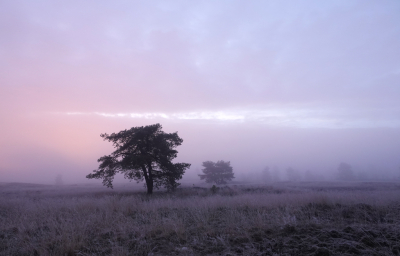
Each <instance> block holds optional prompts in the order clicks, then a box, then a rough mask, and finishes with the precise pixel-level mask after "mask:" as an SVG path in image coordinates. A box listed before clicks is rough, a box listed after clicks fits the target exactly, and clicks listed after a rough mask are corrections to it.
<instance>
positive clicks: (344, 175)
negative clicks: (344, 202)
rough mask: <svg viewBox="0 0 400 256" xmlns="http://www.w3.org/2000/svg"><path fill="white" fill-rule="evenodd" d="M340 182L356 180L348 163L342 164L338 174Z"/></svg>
mask: <svg viewBox="0 0 400 256" xmlns="http://www.w3.org/2000/svg"><path fill="white" fill-rule="evenodd" d="M337 178H338V179H339V180H354V173H353V169H352V167H351V165H349V164H348V163H340V164H339V167H338V172H337Z"/></svg>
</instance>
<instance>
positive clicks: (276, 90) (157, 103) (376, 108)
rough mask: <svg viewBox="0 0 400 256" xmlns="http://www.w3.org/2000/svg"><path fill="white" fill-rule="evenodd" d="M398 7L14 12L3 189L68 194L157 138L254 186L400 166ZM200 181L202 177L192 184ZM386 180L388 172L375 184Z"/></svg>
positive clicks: (88, 5)
mask: <svg viewBox="0 0 400 256" xmlns="http://www.w3.org/2000/svg"><path fill="white" fill-rule="evenodd" d="M399 13H400V1H398V0H383V1H366V0H352V1H347V0H335V1H320V0H302V1H297V0H288V1H280V0H265V1H263V0H259V1H258V0H255V1H211V0H204V1H195V0H194V1H169V0H154V1H120V0H115V1H77V0H70V1H61V2H60V1H50V0H38V1H30V0H18V1H0V35H1V37H0V95H1V96H3V97H2V100H1V101H0V120H1V125H0V130H1V135H2V136H0V182H1V181H2V180H7V181H12V180H19V181H23V180H24V181H27V182H31V181H37V182H39V181H45V180H46V182H52V181H53V180H54V178H55V176H56V175H57V174H58V173H62V174H63V175H64V176H65V179H66V181H67V182H68V175H69V176H70V178H69V179H70V180H71V181H73V180H79V181H85V179H84V176H85V175H86V174H87V173H88V172H90V171H91V170H93V169H94V168H96V167H97V162H96V159H97V158H98V157H99V156H101V155H104V154H107V153H109V152H110V150H111V149H112V146H111V145H108V144H107V143H105V142H104V141H103V140H102V139H101V138H100V137H99V135H100V134H101V133H104V132H107V133H112V132H118V131H120V130H123V129H129V128H131V127H134V126H142V125H149V124H153V123H156V122H159V123H161V124H162V125H163V127H164V129H165V131H167V132H175V131H178V132H179V134H180V135H181V136H182V138H183V139H184V143H183V145H182V147H181V149H179V157H180V158H181V159H180V160H182V161H184V162H190V163H192V164H193V165H192V167H193V168H192V170H191V171H190V172H188V175H191V174H192V175H193V176H194V177H196V178H197V176H196V168H199V166H200V165H201V162H202V161H205V160H226V161H228V160H229V161H232V165H233V166H234V168H236V170H237V171H238V172H239V171H240V172H241V173H242V174H245V173H248V172H251V171H252V170H254V171H256V170H261V169H263V168H264V167H265V166H266V165H270V166H272V165H277V166H279V167H280V168H282V170H283V169H285V168H287V167H288V166H289V165H290V166H292V167H293V168H299V169H302V170H303V171H305V170H306V169H312V170H313V171H315V172H320V173H323V174H326V175H328V173H330V172H332V170H334V169H335V168H336V165H337V164H338V162H341V161H347V162H349V163H350V164H353V165H355V166H356V165H358V166H361V167H359V169H360V170H364V169H368V168H369V167H368V166H369V165H371V166H372V165H374V166H378V167H376V168H377V169H379V168H381V169H385V168H386V169H388V170H390V171H392V172H395V170H398V167H399V166H400V160H399V159H400V158H399V155H398V152H400V100H399V98H400V97H399V96H400V47H399V45H400V15H399ZM190 173H191V174H190ZM377 173H379V172H377Z"/></svg>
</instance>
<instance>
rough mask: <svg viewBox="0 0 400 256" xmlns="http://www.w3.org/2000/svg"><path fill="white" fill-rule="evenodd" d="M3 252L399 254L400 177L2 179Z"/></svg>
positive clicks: (0, 252) (0, 250) (0, 218)
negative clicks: (128, 182) (156, 186)
mask: <svg viewBox="0 0 400 256" xmlns="http://www.w3.org/2000/svg"><path fill="white" fill-rule="evenodd" d="M0 196H1V197H0V255H354V254H359V255H399V254H400V246H399V241H400V184H398V183H323V184H317V183H280V184H273V185H271V186H266V185H264V186H254V185H253V186H230V187H223V188H220V189H219V190H218V191H216V192H213V191H211V190H210V189H209V188H202V187H186V188H181V189H179V190H178V191H176V192H175V193H172V194H168V193H166V192H157V193H155V194H154V195H153V196H151V197H149V196H147V195H145V194H144V193H142V192H139V191H138V190H136V191H130V190H128V189H126V188H117V189H116V190H106V189H103V188H98V187H91V186H89V187H87V186H86V187H84V186H64V187H62V188H60V189H56V188H54V187H52V186H35V185H29V184H0Z"/></svg>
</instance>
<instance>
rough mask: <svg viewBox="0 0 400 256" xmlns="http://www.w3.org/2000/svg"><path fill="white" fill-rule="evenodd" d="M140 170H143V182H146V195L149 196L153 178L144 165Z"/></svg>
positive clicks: (151, 190) (151, 192)
mask: <svg viewBox="0 0 400 256" xmlns="http://www.w3.org/2000/svg"><path fill="white" fill-rule="evenodd" d="M142 170H143V175H144V180H145V181H146V187H147V194H148V195H151V194H153V177H152V175H151V170H146V167H145V166H144V165H143V166H142ZM149 174H150V175H149Z"/></svg>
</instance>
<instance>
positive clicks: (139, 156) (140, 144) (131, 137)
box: [86, 124, 190, 194]
mask: <svg viewBox="0 0 400 256" xmlns="http://www.w3.org/2000/svg"><path fill="white" fill-rule="evenodd" d="M161 129H162V126H161V125H160V124H153V125H148V126H141V127H133V128H131V129H130V130H123V131H120V132H119V133H112V134H110V135H109V134H107V133H104V134H101V135H100V136H101V137H102V138H103V139H104V140H108V141H110V142H112V143H113V146H114V148H116V150H115V151H114V152H112V153H111V155H106V156H103V157H100V158H99V159H98V160H97V161H98V162H99V163H100V165H99V168H98V170H94V171H93V173H91V174H89V175H87V176H86V178H88V179H103V185H104V186H107V187H111V188H112V187H113V186H112V181H113V179H114V176H115V175H116V174H117V173H118V172H119V173H123V174H124V177H125V178H126V179H134V180H136V181H137V182H139V181H143V179H144V180H145V182H146V187H147V193H148V194H152V193H153V187H156V188H159V187H160V186H164V187H165V188H167V189H168V190H173V189H175V188H176V187H177V186H179V185H180V184H179V183H177V180H180V179H181V178H182V175H183V174H184V173H185V170H186V169H187V168H189V167H190V164H188V163H172V162H171V161H172V159H174V158H176V156H177V154H178V151H176V150H175V149H174V148H176V147H177V146H179V145H181V144H182V142H183V140H182V139H181V138H180V137H179V136H178V134H177V132H175V133H165V132H163V131H162V130H161Z"/></svg>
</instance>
